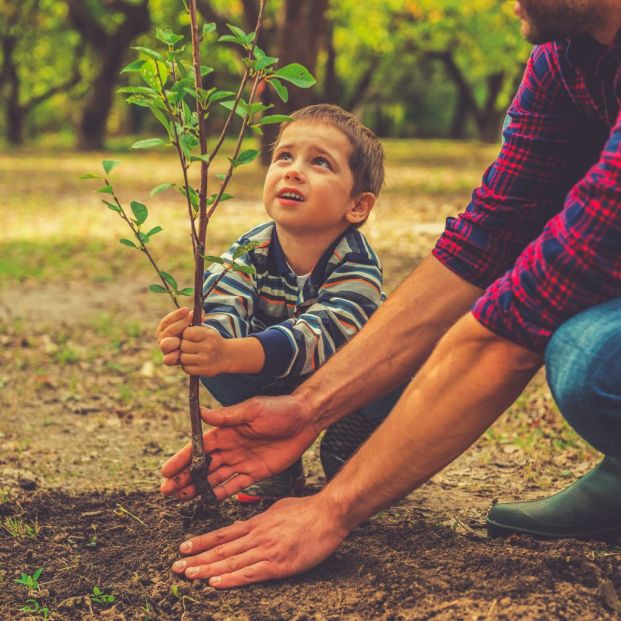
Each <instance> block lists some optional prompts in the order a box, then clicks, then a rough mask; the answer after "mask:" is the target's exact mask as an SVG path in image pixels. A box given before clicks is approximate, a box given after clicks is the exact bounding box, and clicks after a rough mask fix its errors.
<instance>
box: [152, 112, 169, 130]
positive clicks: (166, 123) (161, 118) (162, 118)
mask: <svg viewBox="0 0 621 621" xmlns="http://www.w3.org/2000/svg"><path fill="white" fill-rule="evenodd" d="M151 112H152V113H153V116H154V117H155V118H156V119H157V120H158V121H159V122H160V123H161V124H162V125H163V126H164V129H165V130H166V132H167V133H168V135H169V136H170V135H171V131H170V123H169V121H168V118H167V117H166V115H165V114H164V113H163V112H162V111H161V110H158V109H157V108H151Z"/></svg>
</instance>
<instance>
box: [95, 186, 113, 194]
mask: <svg viewBox="0 0 621 621" xmlns="http://www.w3.org/2000/svg"><path fill="white" fill-rule="evenodd" d="M97 192H99V193H101V194H114V190H113V189H112V186H111V185H104V187H103V188H99V190H97Z"/></svg>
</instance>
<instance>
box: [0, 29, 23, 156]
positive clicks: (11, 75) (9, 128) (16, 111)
mask: <svg viewBox="0 0 621 621" xmlns="http://www.w3.org/2000/svg"><path fill="white" fill-rule="evenodd" d="M16 45H17V39H16V38H15V37H13V36H5V37H3V39H2V73H0V77H1V78H2V79H1V80H0V87H2V89H1V91H0V92H1V93H2V97H3V99H4V100H5V108H4V117H5V122H6V139H7V142H8V143H9V144H10V145H12V146H19V145H21V144H22V142H23V139H24V136H23V133H24V114H23V110H22V108H21V107H20V105H19V91H20V82H19V75H18V73H17V67H16V65H15V62H14V60H13V52H14V51H15V46H16Z"/></svg>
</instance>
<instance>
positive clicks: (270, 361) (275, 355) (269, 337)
mask: <svg viewBox="0 0 621 621" xmlns="http://www.w3.org/2000/svg"><path fill="white" fill-rule="evenodd" d="M251 336H253V337H254V338H256V339H259V342H260V343H261V345H262V346H263V350H264V351H265V364H264V365H263V369H262V370H261V373H266V374H268V375H272V376H273V377H282V376H283V375H284V374H285V373H286V371H287V369H288V368H289V365H290V364H291V357H292V356H293V355H294V354H295V352H294V351H293V349H292V347H291V343H290V342H289V339H288V338H287V336H286V335H285V334H283V333H282V332H281V331H280V330H269V329H268V330H263V332H258V333H257V334H252V335H251Z"/></svg>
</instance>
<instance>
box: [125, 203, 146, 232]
mask: <svg viewBox="0 0 621 621" xmlns="http://www.w3.org/2000/svg"><path fill="white" fill-rule="evenodd" d="M129 206H130V207H131V209H132V213H133V214H134V218H136V224H137V225H138V226H140V225H141V224H142V223H143V222H144V221H145V220H146V219H147V217H148V215H149V211H148V209H147V208H146V207H145V206H144V205H143V204H142V203H139V202H137V201H132V202H131V203H130V204H129Z"/></svg>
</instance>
